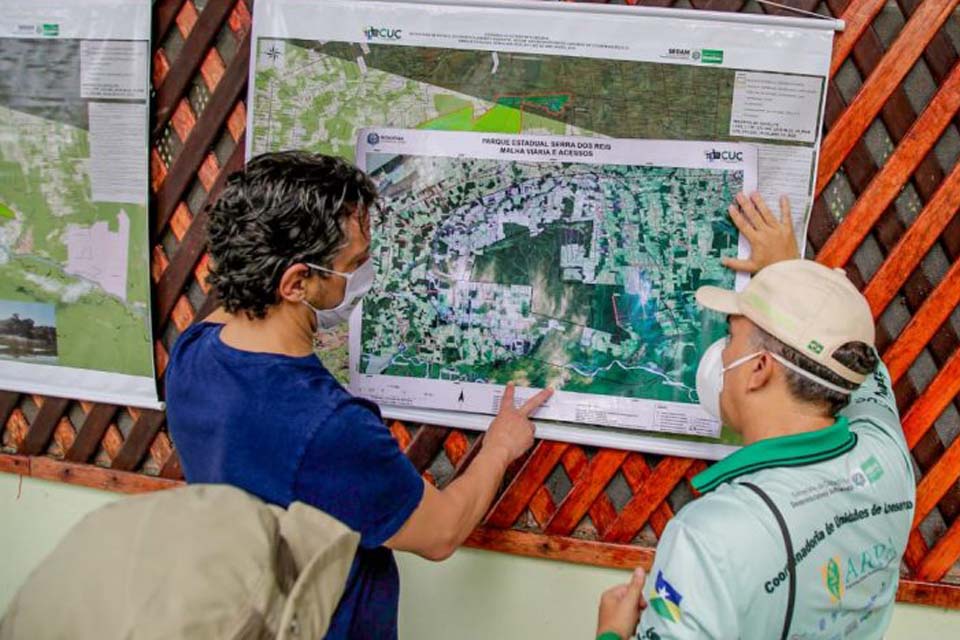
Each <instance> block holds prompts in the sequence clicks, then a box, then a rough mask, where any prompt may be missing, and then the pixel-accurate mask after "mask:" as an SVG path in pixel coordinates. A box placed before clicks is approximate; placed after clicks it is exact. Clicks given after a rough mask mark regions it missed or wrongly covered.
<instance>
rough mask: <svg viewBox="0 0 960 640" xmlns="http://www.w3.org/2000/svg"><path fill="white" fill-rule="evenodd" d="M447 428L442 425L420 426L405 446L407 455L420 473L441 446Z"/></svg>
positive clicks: (428, 464)
mask: <svg viewBox="0 0 960 640" xmlns="http://www.w3.org/2000/svg"><path fill="white" fill-rule="evenodd" d="M447 432H448V430H447V429H445V428H443V427H431V426H422V427H420V430H419V431H417V435H415V436H413V441H412V442H411V443H410V447H409V448H407V457H408V458H410V462H412V463H413V466H414V467H415V468H416V470H417V471H418V472H420V473H423V472H424V470H426V468H427V467H428V466H430V462H432V461H433V459H434V457H436V455H437V453H438V452H439V451H440V450H441V449H442V448H443V441H444V440H445V439H446V437H447Z"/></svg>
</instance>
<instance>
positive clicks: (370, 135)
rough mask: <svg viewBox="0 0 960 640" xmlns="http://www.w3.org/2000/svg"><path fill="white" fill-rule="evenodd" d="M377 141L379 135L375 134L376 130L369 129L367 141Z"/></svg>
mask: <svg viewBox="0 0 960 640" xmlns="http://www.w3.org/2000/svg"><path fill="white" fill-rule="evenodd" d="M378 142H380V136H379V135H378V134H377V132H376V131H371V132H370V133H368V134H367V143H369V144H377V143H378Z"/></svg>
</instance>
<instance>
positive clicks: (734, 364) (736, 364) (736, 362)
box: [720, 351, 772, 374]
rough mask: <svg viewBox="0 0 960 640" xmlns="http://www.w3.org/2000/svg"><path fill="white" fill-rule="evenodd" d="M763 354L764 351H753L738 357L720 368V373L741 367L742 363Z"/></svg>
mask: <svg viewBox="0 0 960 640" xmlns="http://www.w3.org/2000/svg"><path fill="white" fill-rule="evenodd" d="M762 354H763V351H754V352H753V353H751V354H749V355H746V356H743V357H741V358H737V359H736V360H734V361H733V362H731V363H730V364H728V365H727V366H725V367H723V368H722V369H720V373H721V374H724V373H726V372H727V371H730V370H731V369H736V368H737V367H739V366H740V365H742V364H743V363H745V362H749V361H750V360H753V359H754V358H756V357H757V356H759V355H762ZM771 355H772V354H771Z"/></svg>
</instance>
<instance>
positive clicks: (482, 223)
mask: <svg viewBox="0 0 960 640" xmlns="http://www.w3.org/2000/svg"><path fill="white" fill-rule="evenodd" d="M357 160H358V163H359V164H360V166H361V167H363V168H365V169H366V170H367V171H368V172H369V173H370V175H371V176H372V177H373V179H374V180H375V181H376V182H377V184H378V187H379V189H380V191H381V194H382V197H383V207H382V209H381V210H380V212H379V214H378V218H377V219H375V220H374V221H373V226H374V228H375V229H376V230H377V232H376V234H375V236H374V243H373V247H372V252H371V253H372V256H373V260H374V264H375V266H376V268H377V286H376V287H375V289H374V291H372V292H371V293H370V294H368V295H367V297H366V298H365V299H364V301H363V306H362V315H361V314H357V315H356V316H355V317H354V325H353V326H352V327H351V336H352V338H353V344H351V354H353V355H355V356H356V358H355V360H356V361H355V362H354V363H352V365H351V372H352V374H353V375H352V378H351V388H352V389H353V390H354V391H355V392H357V393H360V394H361V395H363V396H366V397H369V398H372V399H374V400H376V401H378V402H381V403H384V404H387V405H392V406H414V407H429V408H434V409H449V410H456V411H468V412H473V413H492V412H495V411H496V409H497V407H498V403H499V400H500V397H501V395H502V389H503V385H505V384H506V383H508V382H514V383H516V384H517V385H518V386H520V387H525V388H527V389H530V391H528V393H529V392H532V390H534V389H539V388H544V387H547V386H551V387H553V388H554V389H556V390H557V393H555V394H554V396H553V397H552V398H551V399H550V401H549V402H548V404H547V405H545V406H544V407H543V408H542V409H541V410H540V412H539V413H538V417H539V418H541V419H554V420H563V421H567V422H576V423H586V424H596V425H602V426H605V427H617V428H628V429H644V430H650V431H659V432H664V433H674V434H682V435H689V436H709V437H717V436H718V435H719V432H720V425H719V423H718V422H717V421H716V420H714V419H712V418H710V416H709V415H707V414H706V413H705V412H704V411H703V410H702V409H701V408H700V407H699V406H698V405H697V398H696V392H695V386H696V385H695V377H696V370H697V365H698V363H699V361H700V356H701V354H702V353H703V351H704V349H705V348H706V347H707V346H709V344H710V343H711V342H713V341H714V340H716V339H718V338H720V337H722V336H723V335H725V334H726V331H727V327H726V319H725V318H724V317H723V316H721V315H719V314H715V313H709V312H706V313H705V312H703V311H702V310H701V309H699V308H698V306H697V304H696V302H695V301H694V299H693V297H692V295H691V292H692V291H694V290H696V288H697V287H699V286H701V285H708V284H709V285H715V286H723V287H727V288H732V287H733V283H734V274H733V273H732V272H731V271H729V270H728V269H725V268H724V267H723V266H722V265H721V264H720V260H719V257H720V256H734V255H737V254H738V234H737V232H736V229H735V228H734V227H733V225H732V224H731V222H730V220H729V218H728V215H727V208H728V206H729V204H730V202H731V199H732V198H733V196H734V194H736V193H739V192H741V191H743V190H747V191H752V190H754V189H756V181H757V180H756V165H757V161H756V149H754V148H753V147H751V146H748V145H742V144H731V143H721V144H715V143H703V142H677V141H652V140H620V139H612V138H588V137H576V138H574V137H560V136H550V137H545V136H529V135H523V136H510V135H502V134H478V133H448V132H429V131H420V130H396V129H371V130H366V131H364V132H362V134H361V145H360V149H359V151H358V153H357ZM425 381H426V382H427V383H428V384H423V383H424V382H425Z"/></svg>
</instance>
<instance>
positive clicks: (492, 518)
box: [485, 440, 569, 528]
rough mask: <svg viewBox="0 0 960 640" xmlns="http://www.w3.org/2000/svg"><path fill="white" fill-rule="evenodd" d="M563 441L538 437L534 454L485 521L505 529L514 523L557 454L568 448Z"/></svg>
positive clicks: (553, 465)
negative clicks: (552, 440) (538, 440)
mask: <svg viewBox="0 0 960 640" xmlns="http://www.w3.org/2000/svg"><path fill="white" fill-rule="evenodd" d="M568 446H569V445H567V444H566V443H564V442H551V441H549V440H541V441H540V442H538V443H537V444H535V445H534V449H533V453H532V454H530V457H529V458H527V461H526V462H525V463H524V465H523V467H522V468H521V469H520V471H519V472H518V473H517V475H516V477H515V478H514V479H513V481H512V482H511V483H510V484H509V485H508V487H507V489H506V490H505V491H504V492H503V494H502V495H501V496H500V499H499V500H497V502H495V503H494V505H493V508H492V509H491V510H490V514H489V515H488V516H487V519H486V522H485V524H487V525H488V526H491V527H500V528H507V527H510V526H512V525H513V523H514V522H516V520H517V518H519V517H520V514H521V513H522V512H523V509H524V508H525V507H526V506H527V503H529V502H530V499H531V498H533V494H534V493H536V491H537V489H538V488H539V487H540V485H542V484H543V483H544V481H545V480H546V479H547V477H548V476H549V475H550V472H551V471H553V468H554V467H556V466H557V463H558V462H560V456H562V455H563V454H564V452H565V451H566V450H567V447H568Z"/></svg>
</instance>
